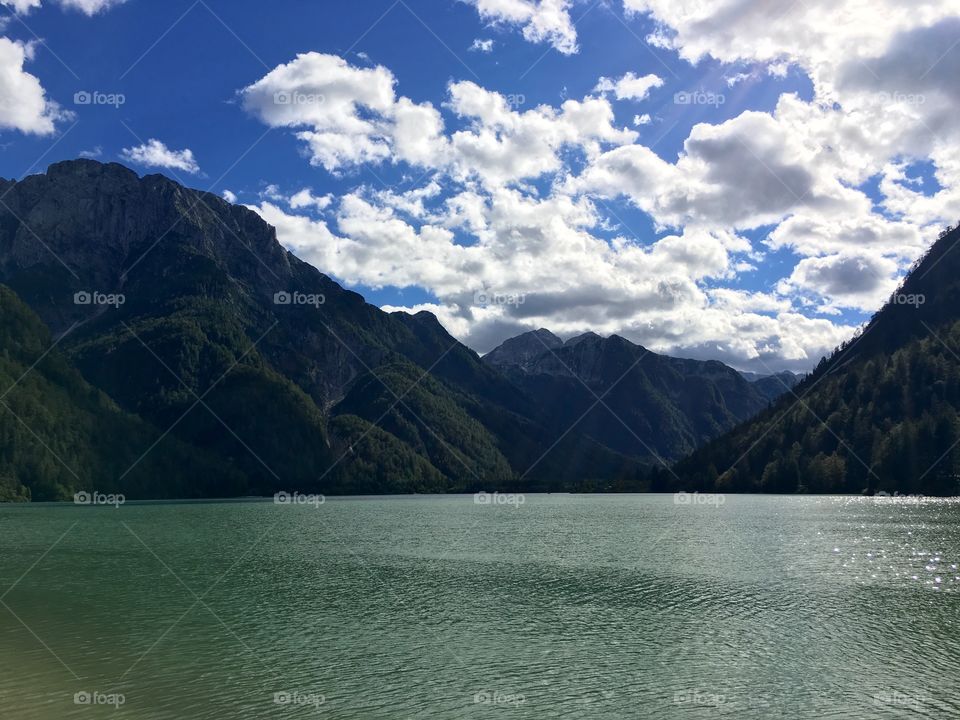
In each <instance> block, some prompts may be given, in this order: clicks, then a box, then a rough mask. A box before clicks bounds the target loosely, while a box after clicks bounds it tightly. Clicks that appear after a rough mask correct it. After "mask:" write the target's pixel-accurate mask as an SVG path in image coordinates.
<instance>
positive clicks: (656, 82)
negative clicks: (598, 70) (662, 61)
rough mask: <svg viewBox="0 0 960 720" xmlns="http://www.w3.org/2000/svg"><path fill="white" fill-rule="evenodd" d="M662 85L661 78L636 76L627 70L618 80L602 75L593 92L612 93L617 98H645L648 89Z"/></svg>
mask: <svg viewBox="0 0 960 720" xmlns="http://www.w3.org/2000/svg"><path fill="white" fill-rule="evenodd" d="M658 87H663V78H660V77H658V76H656V75H644V76H643V77H637V76H636V75H634V74H633V73H632V72H628V73H627V74H626V75H624V76H623V77H621V78H619V79H618V80H611V79H610V78H606V77H602V78H600V81H599V82H598V83H597V87H596V88H594V92H598V93H604V94H606V93H613V94H614V95H616V98H617V100H636V101H638V102H639V101H641V100H646V99H647V97H648V96H649V95H650V91H651V90H653V89H654V88H658Z"/></svg>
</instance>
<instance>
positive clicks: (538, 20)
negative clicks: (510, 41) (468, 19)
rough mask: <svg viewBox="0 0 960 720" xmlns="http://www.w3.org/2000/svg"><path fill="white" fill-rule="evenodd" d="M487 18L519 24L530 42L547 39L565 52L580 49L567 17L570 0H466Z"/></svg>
mask: <svg viewBox="0 0 960 720" xmlns="http://www.w3.org/2000/svg"><path fill="white" fill-rule="evenodd" d="M465 2H468V3H470V4H471V5H474V6H475V7H476V8H477V10H478V11H479V13H480V17H481V18H483V19H484V20H486V21H487V22H490V23H493V24H498V25H507V26H516V27H519V28H522V31H523V37H524V38H525V39H526V40H528V41H529V42H532V43H544V42H545V43H549V44H550V45H552V46H553V47H554V48H555V49H556V50H558V51H559V52H561V53H563V54H564V55H572V54H574V53H576V52H578V51H579V48H578V46H577V31H576V29H575V28H574V26H573V20H572V19H571V18H570V6H571V5H572V4H573V3H572V0H465Z"/></svg>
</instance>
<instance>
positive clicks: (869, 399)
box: [656, 229, 960, 495]
mask: <svg viewBox="0 0 960 720" xmlns="http://www.w3.org/2000/svg"><path fill="white" fill-rule="evenodd" d="M958 243H960V229H948V230H946V231H944V232H943V233H942V234H941V236H940V238H939V239H938V241H937V242H936V243H935V244H934V245H933V247H932V248H931V249H930V251H929V252H928V253H927V254H926V255H925V256H924V257H923V258H921V260H920V261H918V263H917V264H916V265H915V266H914V268H913V269H912V271H911V272H910V274H909V275H908V276H907V278H906V279H905V280H904V282H903V284H902V286H901V287H900V289H898V290H897V292H896V293H894V295H893V296H892V297H891V298H890V301H889V302H888V303H887V304H886V305H885V306H884V307H883V308H882V309H881V310H880V311H879V312H878V313H877V314H876V315H875V316H874V317H873V319H872V320H871V321H870V322H869V323H868V324H867V325H866V327H865V328H864V329H863V330H862V332H860V333H859V334H858V335H857V336H856V337H854V338H853V339H852V340H850V341H849V342H847V343H845V344H844V345H843V346H841V347H840V348H839V349H838V350H837V351H836V352H835V353H834V354H833V355H832V356H831V357H830V358H828V359H827V358H825V359H824V360H822V361H821V363H820V365H819V366H818V367H817V368H816V370H815V371H814V372H813V373H812V374H811V375H809V376H807V377H806V378H804V379H803V381H802V382H801V383H800V384H799V385H797V386H796V387H795V388H794V389H793V390H792V392H791V393H789V394H787V395H785V396H783V397H782V398H781V399H780V401H778V402H777V403H776V404H774V405H773V406H772V407H771V408H770V409H769V410H767V411H765V412H763V413H762V414H760V415H759V416H758V417H757V418H755V419H752V420H750V421H748V422H746V423H745V424H743V425H741V426H740V427H738V428H736V429H735V430H733V431H732V432H730V433H729V434H727V435H725V436H723V437H721V438H719V439H717V440H716V441H715V442H712V443H710V444H708V445H706V446H705V447H704V448H702V449H700V450H699V451H697V452H695V453H693V454H692V456H691V457H689V458H687V459H685V460H683V461H682V462H680V463H678V464H677V466H676V467H675V468H674V469H673V471H672V473H666V472H664V473H661V474H659V475H658V477H657V478H656V486H657V487H658V488H661V489H665V488H670V487H687V488H690V489H694V488H700V489H717V490H723V491H760V492H848V493H849V492H856V493H859V492H867V493H873V492H878V491H884V492H888V493H893V492H901V493H922V494H928V495H952V494H958V493H960V483H958V478H960V442H958V441H960V417H958V409H960V252H958V251H957V249H956V246H957V244H958Z"/></svg>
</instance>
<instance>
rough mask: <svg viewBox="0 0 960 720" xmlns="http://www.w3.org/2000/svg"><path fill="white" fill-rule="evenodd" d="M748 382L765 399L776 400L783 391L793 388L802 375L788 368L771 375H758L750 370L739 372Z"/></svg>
mask: <svg viewBox="0 0 960 720" xmlns="http://www.w3.org/2000/svg"><path fill="white" fill-rule="evenodd" d="M740 374H741V375H743V377H744V378H746V379H747V381H748V382H751V383H753V386H754V387H755V388H756V389H757V390H758V391H760V394H762V395H763V396H764V397H765V398H767V400H776V399H777V398H778V397H780V396H781V395H783V394H784V393H787V392H789V391H790V390H793V388H795V387H796V386H797V383H799V382H800V381H801V380H802V379H803V376H802V375H797V374H796V373H792V372H790V371H789V370H784V371H783V372H778V373H773V374H771V375H759V374H757V373H751V372H741V373H740Z"/></svg>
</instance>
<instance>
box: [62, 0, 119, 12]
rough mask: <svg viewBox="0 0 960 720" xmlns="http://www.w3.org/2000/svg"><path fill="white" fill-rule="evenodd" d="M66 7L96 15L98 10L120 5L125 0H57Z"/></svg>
mask: <svg viewBox="0 0 960 720" xmlns="http://www.w3.org/2000/svg"><path fill="white" fill-rule="evenodd" d="M58 1H59V3H60V4H61V5H63V6H64V7H66V8H73V9H75V10H80V11H81V12H83V13H86V14H87V15H96V14H97V13H98V12H102V11H104V10H108V9H109V8H111V7H114V6H115V5H121V4H122V3H124V2H126V0H58Z"/></svg>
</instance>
